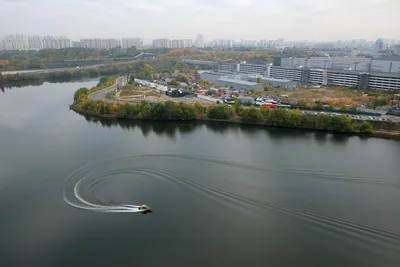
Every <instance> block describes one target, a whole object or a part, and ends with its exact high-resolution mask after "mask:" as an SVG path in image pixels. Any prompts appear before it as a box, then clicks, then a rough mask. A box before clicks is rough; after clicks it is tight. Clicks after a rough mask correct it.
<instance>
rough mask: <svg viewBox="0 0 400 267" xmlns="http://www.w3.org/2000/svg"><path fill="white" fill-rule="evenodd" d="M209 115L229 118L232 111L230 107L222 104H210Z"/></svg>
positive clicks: (216, 117)
mask: <svg viewBox="0 0 400 267" xmlns="http://www.w3.org/2000/svg"><path fill="white" fill-rule="evenodd" d="M207 117H209V118H210V119H219V120H227V119H229V118H230V117H231V112H230V111H229V108H227V107H225V106H222V105H214V106H209V107H208V110H207Z"/></svg>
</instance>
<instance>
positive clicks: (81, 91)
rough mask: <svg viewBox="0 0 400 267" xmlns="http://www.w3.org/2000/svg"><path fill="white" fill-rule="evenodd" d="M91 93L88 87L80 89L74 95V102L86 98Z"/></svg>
mask: <svg viewBox="0 0 400 267" xmlns="http://www.w3.org/2000/svg"><path fill="white" fill-rule="evenodd" d="M88 92H89V89H87V88H86V87H82V88H79V89H78V90H77V91H76V92H75V94H74V102H78V100H79V99H80V97H81V96H86V95H87V93H88Z"/></svg>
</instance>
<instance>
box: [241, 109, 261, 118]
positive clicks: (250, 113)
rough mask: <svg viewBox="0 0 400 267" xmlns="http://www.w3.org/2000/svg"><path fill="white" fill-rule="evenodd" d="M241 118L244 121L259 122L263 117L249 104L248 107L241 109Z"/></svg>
mask: <svg viewBox="0 0 400 267" xmlns="http://www.w3.org/2000/svg"><path fill="white" fill-rule="evenodd" d="M241 115H242V120H243V121H245V122H260V121H262V119H263V115H262V114H261V112H260V111H259V110H258V109H255V108H254V107H253V106H251V107H250V108H248V109H244V110H243V111H242V114H241Z"/></svg>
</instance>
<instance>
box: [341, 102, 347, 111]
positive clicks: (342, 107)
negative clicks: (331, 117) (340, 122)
mask: <svg viewBox="0 0 400 267" xmlns="http://www.w3.org/2000/svg"><path fill="white" fill-rule="evenodd" d="M339 110H340V111H347V108H346V106H345V105H343V104H341V105H340V108H339Z"/></svg>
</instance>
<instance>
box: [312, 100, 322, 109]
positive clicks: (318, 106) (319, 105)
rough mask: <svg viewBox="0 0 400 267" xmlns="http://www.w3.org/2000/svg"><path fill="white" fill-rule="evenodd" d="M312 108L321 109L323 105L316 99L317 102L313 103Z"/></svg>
mask: <svg viewBox="0 0 400 267" xmlns="http://www.w3.org/2000/svg"><path fill="white" fill-rule="evenodd" d="M314 108H315V109H318V110H323V109H324V105H323V104H322V103H321V102H320V101H318V102H317V103H315V105H314Z"/></svg>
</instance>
